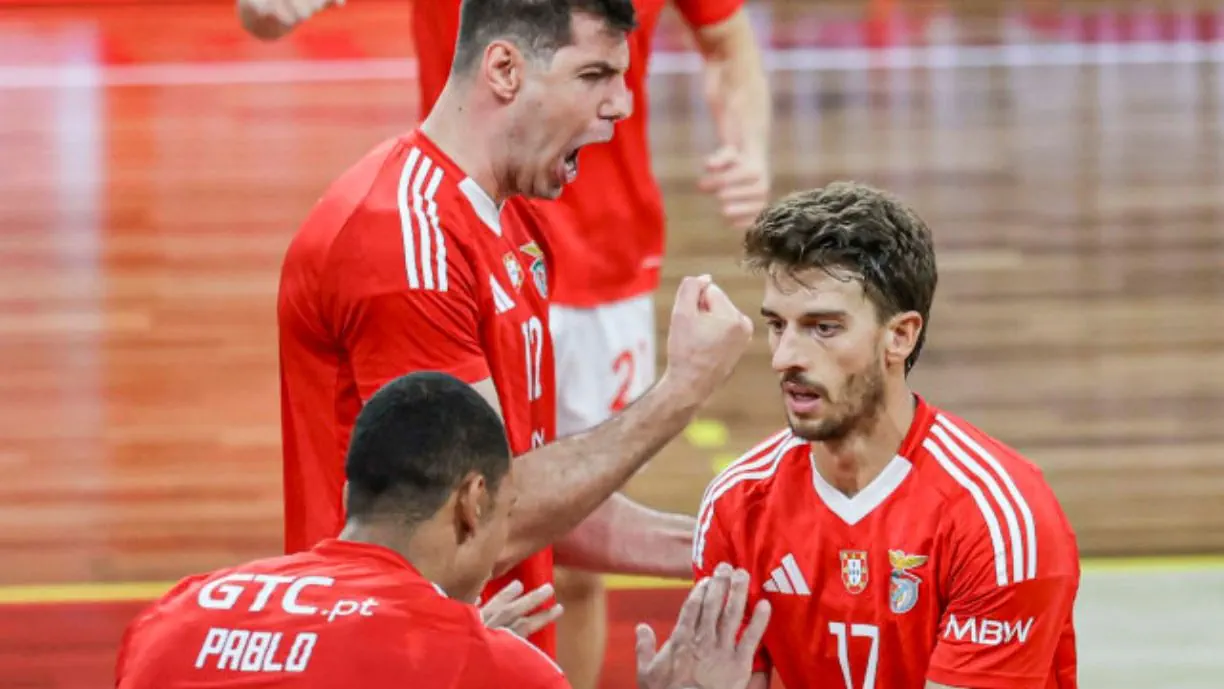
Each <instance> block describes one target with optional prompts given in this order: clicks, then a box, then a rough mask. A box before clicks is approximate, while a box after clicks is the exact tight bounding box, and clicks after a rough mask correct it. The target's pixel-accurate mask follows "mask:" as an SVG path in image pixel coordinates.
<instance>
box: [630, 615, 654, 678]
mask: <svg viewBox="0 0 1224 689" xmlns="http://www.w3.org/2000/svg"><path fill="white" fill-rule="evenodd" d="M658 648H659V646H658V641H657V640H656V639H655V633H654V630H653V629H651V628H650V625H648V624H639V625H638V626H637V642H636V643H635V644H634V654H635V655H636V656H637V666H638V671H639V672H641V671H642V670H643V669H644V668H646V667H649V666H650V661H652V660H654V657H655V653H656V652H657V651H658Z"/></svg>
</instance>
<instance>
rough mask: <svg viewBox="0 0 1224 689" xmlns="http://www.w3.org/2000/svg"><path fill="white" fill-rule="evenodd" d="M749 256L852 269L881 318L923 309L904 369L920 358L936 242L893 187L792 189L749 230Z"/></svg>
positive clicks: (782, 266)
mask: <svg viewBox="0 0 1224 689" xmlns="http://www.w3.org/2000/svg"><path fill="white" fill-rule="evenodd" d="M744 264H745V266H746V267H747V268H749V269H750V270H753V271H756V272H765V273H770V274H775V273H777V272H782V273H784V274H787V275H790V276H791V277H797V275H798V274H799V273H803V272H805V271H809V270H813V269H815V270H823V271H825V272H827V273H829V274H830V275H833V274H834V273H833V271H838V272H839V273H840V271H846V272H849V273H851V274H852V275H853V276H854V277H855V278H857V279H858V280H860V281H861V282H862V285H863V291H864V293H865V294H866V296H867V299H868V300H870V302H871V303H872V305H873V306H874V307H875V310H876V316H877V317H878V318H879V321H880V322H881V323H883V322H884V321H886V320H887V319H889V318H891V317H892V316H894V315H896V314H898V313H901V312H904V311H916V312H917V313H918V314H920V315H921V316H922V322H923V327H922V329H921V330H920V331H919V333H918V341H917V343H916V344H915V345H914V351H913V352H911V353H910V355H909V356H908V357H906V359H905V371H906V373H909V371H910V369H912V368H913V367H914V364H915V363H916V362H917V361H918V354H919V353H920V352H921V351H922V345H923V343H924V342H925V341H926V331H927V328H926V324H927V323H928V322H929V321H930V317H931V302H932V301H933V300H934V297H935V285H936V283H937V282H938V280H939V274H938V271H937V270H936V267H935V248H934V245H933V243H932V241H931V231H930V230H929V229H928V228H927V226H926V223H925V222H923V221H922V218H920V217H918V214H917V213H915V212H914V211H913V210H912V209H910V208H909V207H908V206H906V205H905V204H903V203H902V202H901V201H899V200H897V199H896V198H894V197H893V196H892V195H890V194H888V193H886V192H883V191H881V190H879V189H875V188H873V187H870V186H867V185H865V184H859V183H856V182H834V183H832V184H830V185H828V186H826V187H824V188H823V189H813V190H810V191H800V192H795V193H793V194H790V195H789V196H786V197H785V198H783V199H781V200H779V201H778V202H776V203H774V204H773V205H771V206H770V207H769V208H766V209H765V210H764V211H762V212H761V214H760V215H759V216H757V218H756V221H755V222H754V223H753V226H752V228H751V229H749V230H748V232H747V233H746V234H745V235H744ZM835 277H837V276H836V275H835Z"/></svg>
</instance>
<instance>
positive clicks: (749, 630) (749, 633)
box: [735, 600, 771, 660]
mask: <svg viewBox="0 0 1224 689" xmlns="http://www.w3.org/2000/svg"><path fill="white" fill-rule="evenodd" d="M770 612H771V610H770V607H769V601H767V600H762V601H760V602H758V603H757V604H756V607H755V608H753V609H752V619H751V620H749V622H748V626H747V627H745V628H744V633H743V635H742V636H740V640H739V645H738V646H736V648H735V652H736V655H738V656H739V657H740V658H742V659H745V660H747V659H750V658H751V657H752V655H753V654H754V653H756V650H757V647H758V646H760V645H761V639H762V638H763V637H764V636H765V628H766V627H767V626H769V615H770Z"/></svg>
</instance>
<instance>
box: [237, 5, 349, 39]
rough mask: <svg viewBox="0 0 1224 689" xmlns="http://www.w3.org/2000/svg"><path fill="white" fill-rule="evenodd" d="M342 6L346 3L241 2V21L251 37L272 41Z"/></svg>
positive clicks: (239, 10) (239, 16)
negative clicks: (324, 11)
mask: <svg viewBox="0 0 1224 689" xmlns="http://www.w3.org/2000/svg"><path fill="white" fill-rule="evenodd" d="M343 4H344V0H238V18H239V20H240V21H241V22H242V27H243V28H244V29H246V30H247V32H248V33H250V34H251V35H252V36H254V37H256V38H261V39H263V40H265V41H271V40H275V39H277V38H280V37H281V36H284V35H285V34H287V33H289V32H290V31H292V30H293V29H294V28H295V27H297V25H298V24H301V23H302V22H304V21H306V20H307V19H309V18H310V17H311V16H313V15H314V14H316V13H318V12H320V11H322V10H323V9H325V8H327V7H331V6H333V5H334V6H336V7H340V6H341V5H343Z"/></svg>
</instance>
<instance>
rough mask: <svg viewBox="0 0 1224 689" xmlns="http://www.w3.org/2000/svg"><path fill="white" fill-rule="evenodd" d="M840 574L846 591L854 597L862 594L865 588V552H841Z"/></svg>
mask: <svg viewBox="0 0 1224 689" xmlns="http://www.w3.org/2000/svg"><path fill="white" fill-rule="evenodd" d="M841 574H842V583H843V584H845V585H846V590H847V591H849V592H850V593H853V594H856V595H857V594H860V593H862V592H863V589H865V588H867V551H865V550H843V551H841Z"/></svg>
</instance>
